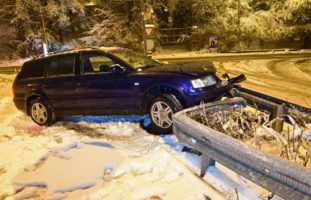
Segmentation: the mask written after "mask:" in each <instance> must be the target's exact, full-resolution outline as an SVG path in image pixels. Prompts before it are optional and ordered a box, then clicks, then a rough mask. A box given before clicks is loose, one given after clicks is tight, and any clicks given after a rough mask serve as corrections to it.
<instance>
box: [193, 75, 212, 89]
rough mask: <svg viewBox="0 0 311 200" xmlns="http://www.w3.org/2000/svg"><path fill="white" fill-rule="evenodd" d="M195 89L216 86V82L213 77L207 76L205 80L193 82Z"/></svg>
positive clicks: (200, 79)
mask: <svg viewBox="0 0 311 200" xmlns="http://www.w3.org/2000/svg"><path fill="white" fill-rule="evenodd" d="M191 83H192V86H193V87H194V88H202V87H207V86H211V85H215V84H216V80H215V78H214V77H213V76H206V77H204V78H199V79H194V80H191Z"/></svg>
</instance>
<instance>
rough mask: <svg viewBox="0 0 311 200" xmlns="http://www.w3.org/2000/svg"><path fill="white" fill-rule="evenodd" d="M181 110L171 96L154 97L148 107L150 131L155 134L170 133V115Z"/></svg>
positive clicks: (179, 104)
mask: <svg viewBox="0 0 311 200" xmlns="http://www.w3.org/2000/svg"><path fill="white" fill-rule="evenodd" d="M182 109H183V106H182V105H181V103H180V102H179V101H178V99H177V98H176V97H175V96H174V95H171V94H164V95H162V96H159V97H156V98H155V99H154V100H153V101H152V102H151V103H150V105H149V110H148V111H149V112H148V113H149V117H150V121H151V130H152V132H154V133H155V134H168V133H171V132H172V128H173V121H172V115H173V114H174V113H176V112H178V111H180V110H182Z"/></svg>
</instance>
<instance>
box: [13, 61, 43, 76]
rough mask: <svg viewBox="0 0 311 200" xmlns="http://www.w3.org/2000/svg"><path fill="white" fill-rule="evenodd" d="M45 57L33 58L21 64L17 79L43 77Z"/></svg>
mask: <svg viewBox="0 0 311 200" xmlns="http://www.w3.org/2000/svg"><path fill="white" fill-rule="evenodd" d="M45 64H46V59H40V60H33V61H30V62H27V63H25V64H24V65H23V68H22V70H21V72H20V74H19V79H26V78H39V77H44V70H45V69H44V68H45Z"/></svg>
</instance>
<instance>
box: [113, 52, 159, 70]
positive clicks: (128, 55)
mask: <svg viewBox="0 0 311 200" xmlns="http://www.w3.org/2000/svg"><path fill="white" fill-rule="evenodd" d="M111 53H113V54H114V55H116V56H118V57H119V58H121V59H122V60H124V61H125V62H127V63H128V64H130V65H131V66H132V67H134V68H135V69H143V68H148V67H154V66H158V65H160V64H161V63H160V62H158V61H156V60H153V59H151V58H149V57H148V56H146V55H144V54H140V53H137V52H135V51H131V50H125V49H122V50H115V51H111Z"/></svg>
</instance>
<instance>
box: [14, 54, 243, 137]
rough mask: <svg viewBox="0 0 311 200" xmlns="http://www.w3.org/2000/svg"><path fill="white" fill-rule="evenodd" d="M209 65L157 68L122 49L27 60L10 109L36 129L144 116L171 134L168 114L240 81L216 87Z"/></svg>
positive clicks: (158, 129)
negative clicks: (72, 119)
mask: <svg viewBox="0 0 311 200" xmlns="http://www.w3.org/2000/svg"><path fill="white" fill-rule="evenodd" d="M215 73H216V69H215V67H214V66H213V64H212V63H210V62H195V63H183V64H162V63H160V62H158V61H155V60H153V59H151V58H149V57H147V56H145V55H143V54H139V53H137V52H134V51H131V50H128V49H122V48H104V49H79V50H70V51H66V52H61V53H54V54H51V55H49V56H46V57H44V56H41V57H38V58H35V59H32V60H30V61H28V62H26V63H24V65H23V66H22V69H21V71H20V72H19V74H18V75H17V77H16V79H15V81H14V84H13V93H14V103H15V105H16V107H17V108H18V109H19V110H22V111H24V112H25V113H26V114H28V115H30V116H31V118H32V119H33V121H34V122H36V123H37V124H39V125H51V124H52V123H53V122H54V121H55V119H56V117H59V116H66V115H116V114H118V115H120V114H125V115H126V114H145V113H148V114H149V116H150V119H151V126H152V129H153V130H154V131H155V132H157V133H166V132H169V131H171V129H172V115H173V113H175V112H177V111H179V110H181V109H183V108H188V107H191V106H194V105H198V104H200V102H202V101H204V102H209V101H214V100H219V99H220V98H221V97H223V96H224V95H230V94H231V95H232V91H233V90H234V87H235V85H234V84H235V83H237V82H240V81H242V80H244V79H245V77H244V75H241V76H239V77H236V78H232V79H228V80H226V81H221V80H220V79H219V78H218V77H217V76H216V74H215Z"/></svg>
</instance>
